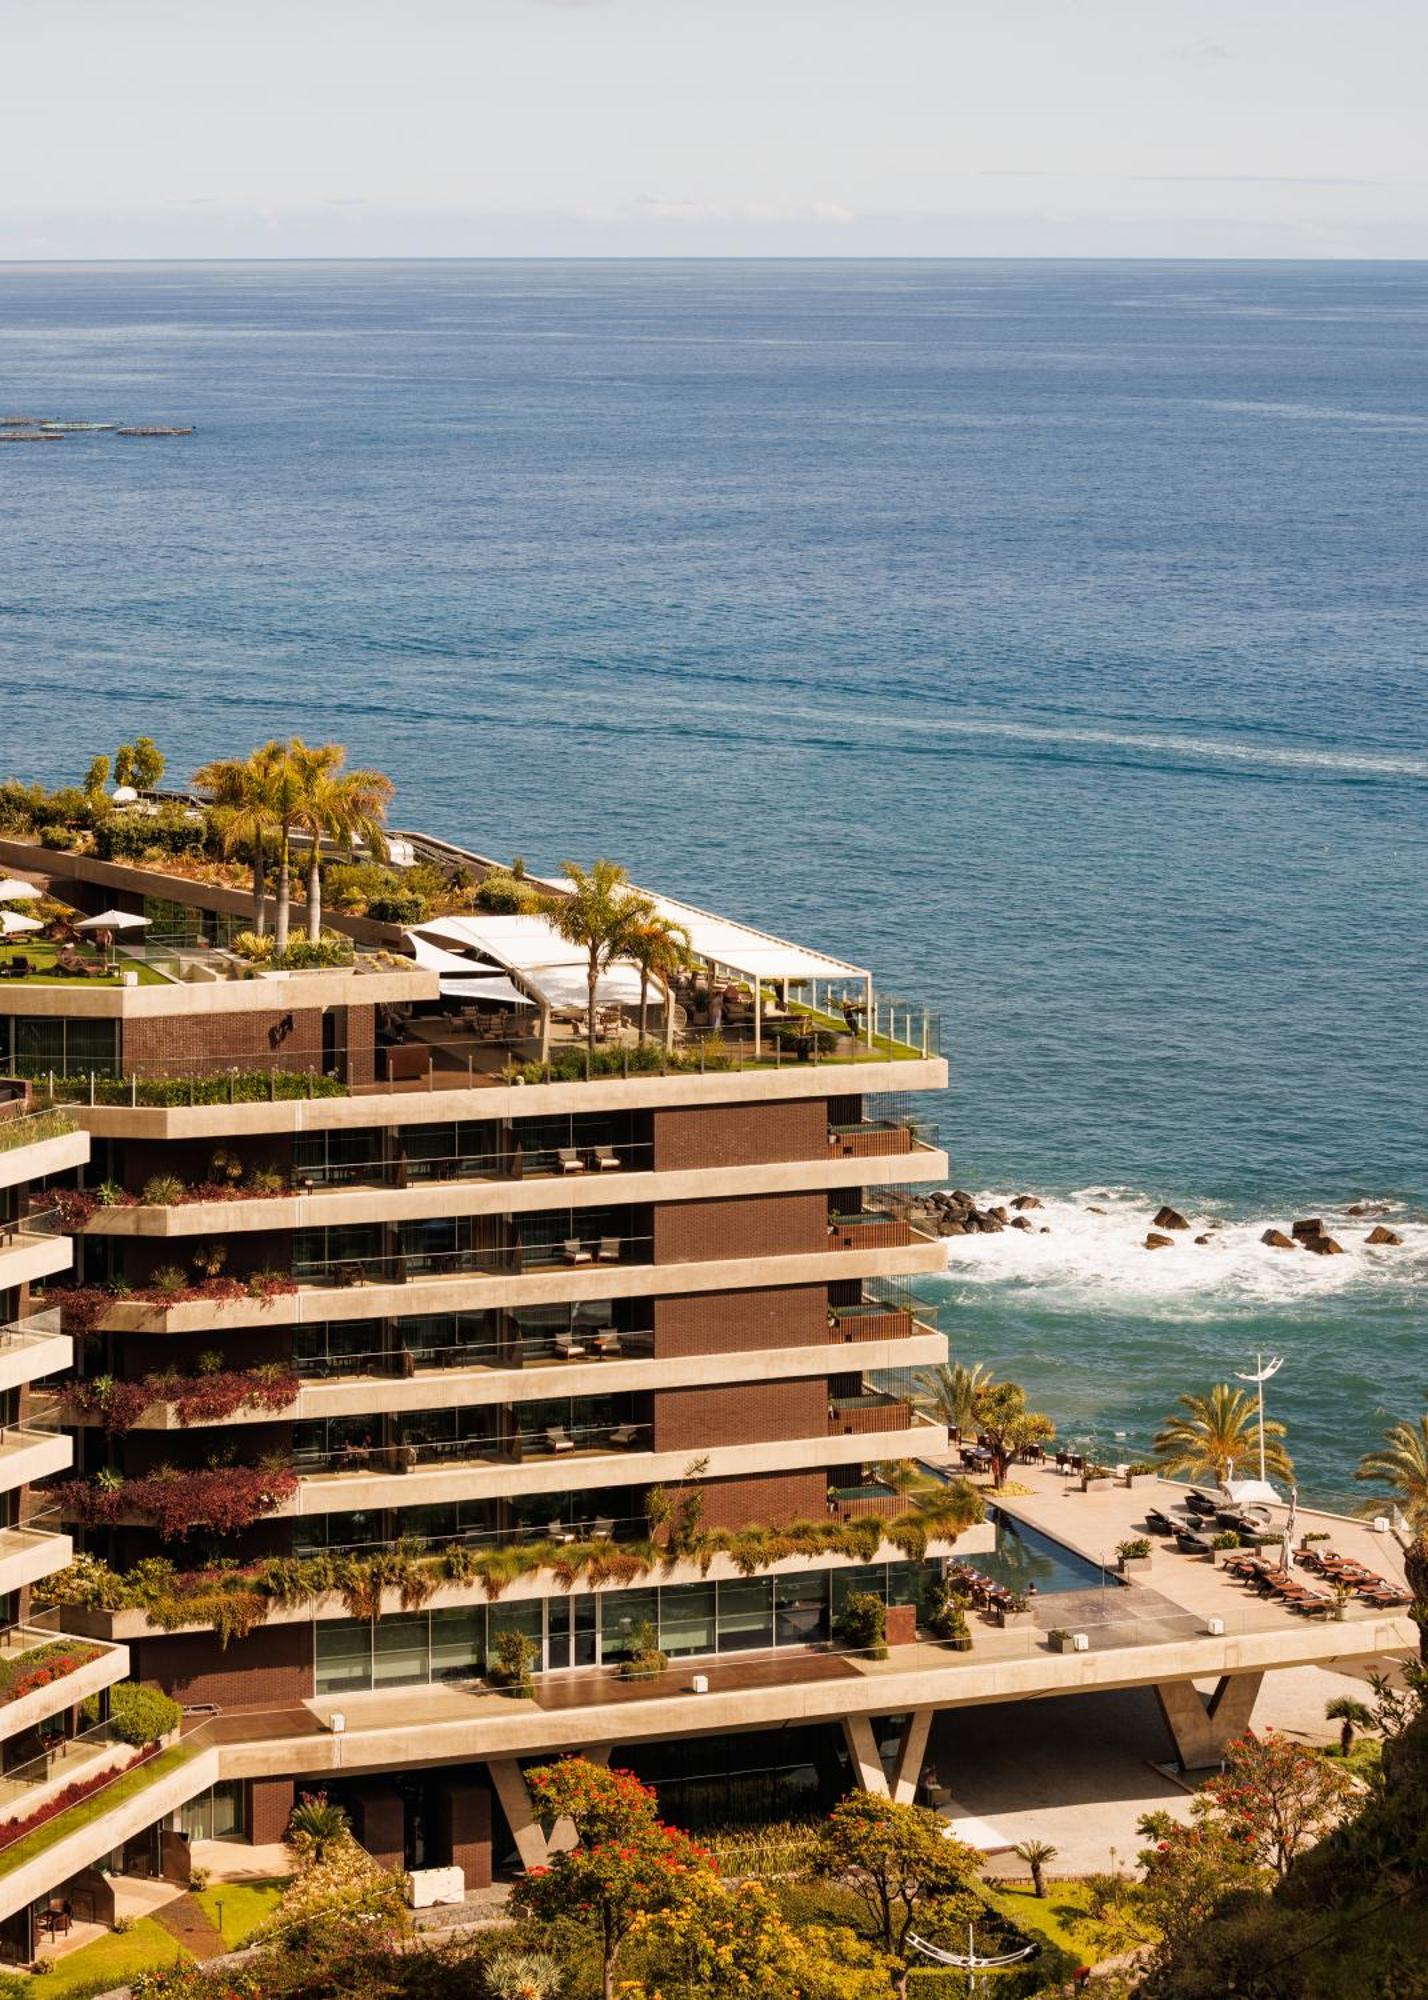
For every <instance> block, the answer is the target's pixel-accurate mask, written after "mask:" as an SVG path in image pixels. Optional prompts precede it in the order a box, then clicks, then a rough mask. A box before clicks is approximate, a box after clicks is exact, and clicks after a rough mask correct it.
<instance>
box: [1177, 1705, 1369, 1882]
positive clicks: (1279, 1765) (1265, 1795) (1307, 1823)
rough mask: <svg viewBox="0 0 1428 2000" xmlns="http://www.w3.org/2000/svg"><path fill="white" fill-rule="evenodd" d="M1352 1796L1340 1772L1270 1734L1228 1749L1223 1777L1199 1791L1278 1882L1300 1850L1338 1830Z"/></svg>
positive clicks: (1249, 1738) (1244, 1739)
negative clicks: (1338, 1824) (1330, 1830)
mask: <svg viewBox="0 0 1428 2000" xmlns="http://www.w3.org/2000/svg"><path fill="white" fill-rule="evenodd" d="M1352 1790H1353V1781H1352V1779H1351V1778H1350V1777H1349V1775H1348V1773H1347V1772H1346V1771H1345V1770H1344V1769H1343V1768H1342V1766H1340V1765H1338V1764H1331V1763H1330V1762H1329V1761H1328V1759H1327V1758H1324V1757H1321V1756H1319V1755H1318V1754H1317V1753H1316V1752H1315V1751H1312V1750H1306V1749H1305V1748H1304V1747H1303V1746H1302V1744H1298V1743H1292V1742H1291V1741H1290V1740H1289V1738H1288V1737H1287V1736H1277V1735H1276V1734H1275V1733H1274V1731H1273V1730H1272V1729H1267V1730H1266V1731H1265V1732H1264V1734H1263V1736H1256V1735H1255V1734H1254V1733H1253V1731H1250V1732H1249V1733H1247V1734H1246V1735H1244V1736H1242V1737H1240V1739H1239V1741H1238V1742H1236V1743H1232V1744H1231V1745H1230V1747H1229V1749H1228V1750H1227V1751H1226V1753H1225V1767H1224V1769H1223V1771H1221V1772H1220V1774H1219V1775H1218V1777H1214V1778H1211V1780H1210V1782H1209V1783H1208V1784H1207V1785H1206V1786H1205V1787H1204V1788H1203V1791H1204V1796H1205V1797H1206V1798H1207V1799H1209V1800H1210V1801H1211V1802H1212V1803H1213V1804H1214V1805H1215V1806H1217V1807H1218V1808H1219V1810H1220V1812H1221V1813H1223V1815H1224V1817H1225V1821H1226V1824H1227V1826H1228V1829H1229V1831H1230V1833H1231V1834H1232V1835H1235V1836H1238V1838H1240V1839H1241V1840H1243V1841H1244V1842H1245V1844H1246V1846H1247V1847H1248V1848H1249V1850H1250V1851H1251V1852H1252V1853H1253V1855H1254V1857H1255V1859H1256V1860H1257V1861H1259V1862H1261V1863H1262V1864H1263V1865H1265V1866H1266V1867H1270V1868H1273V1869H1274V1871H1275V1873H1276V1874H1278V1875H1279V1876H1281V1877H1283V1876H1285V1875H1287V1874H1288V1873H1289V1864H1290V1862H1291V1861H1293V1859H1294V1857H1295V1855H1296V1854H1298V1853H1299V1852H1300V1850H1301V1849H1302V1848H1305V1847H1308V1846H1309V1845H1311V1844H1312V1843H1313V1842H1314V1841H1316V1840H1318V1839H1319V1838H1321V1836H1322V1835H1324V1834H1326V1833H1327V1832H1328V1831H1329V1829H1330V1828H1331V1827H1333V1826H1335V1825H1337V1823H1338V1821H1339V1820H1340V1818H1341V1817H1342V1816H1343V1812H1344V1807H1345V1805H1346V1803H1347V1801H1348V1799H1349V1796H1350V1794H1351V1792H1352Z"/></svg>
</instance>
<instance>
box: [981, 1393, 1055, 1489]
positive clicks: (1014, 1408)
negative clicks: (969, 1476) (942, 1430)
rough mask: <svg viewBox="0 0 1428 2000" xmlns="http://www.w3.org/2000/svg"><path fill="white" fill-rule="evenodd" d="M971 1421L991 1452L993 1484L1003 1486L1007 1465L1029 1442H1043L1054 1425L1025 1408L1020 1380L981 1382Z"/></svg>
mask: <svg viewBox="0 0 1428 2000" xmlns="http://www.w3.org/2000/svg"><path fill="white" fill-rule="evenodd" d="M973 1421H974V1423H975V1426H976V1428H977V1430H978V1432H979V1433H980V1434H981V1435H982V1436H983V1437H984V1438H985V1439H986V1441H987V1449H988V1451H990V1453H991V1455H992V1484H993V1486H997V1487H1000V1486H1005V1484H1006V1478H1007V1467H1008V1466H1009V1465H1010V1464H1011V1462H1012V1460H1013V1459H1014V1458H1015V1457H1016V1456H1017V1454H1018V1453H1019V1452H1023V1451H1025V1450H1026V1448H1027V1446H1028V1445H1033V1444H1045V1443H1046V1442H1047V1440H1048V1439H1050V1438H1053V1437H1055V1435H1056V1426H1055V1424H1054V1423H1052V1421H1051V1419H1050V1417H1047V1416H1043V1415H1042V1414H1041V1412H1040V1411H1039V1410H1029V1409H1028V1408H1027V1407H1026V1391H1025V1389H1023V1388H1022V1386H1021V1384H1020V1382H984V1383H983V1384H982V1386H981V1388H980V1389H979V1390H978V1391H977V1399H976V1407H975V1412H974V1417H973Z"/></svg>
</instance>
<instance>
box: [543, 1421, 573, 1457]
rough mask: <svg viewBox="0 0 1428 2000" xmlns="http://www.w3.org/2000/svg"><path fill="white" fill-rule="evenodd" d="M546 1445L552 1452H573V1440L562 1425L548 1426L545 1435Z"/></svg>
mask: <svg viewBox="0 0 1428 2000" xmlns="http://www.w3.org/2000/svg"><path fill="white" fill-rule="evenodd" d="M545 1439H546V1443H547V1444H548V1445H549V1446H550V1448H551V1450H552V1451H555V1452H561V1451H574V1449H575V1440H574V1438H573V1437H572V1436H571V1435H570V1433H569V1431H568V1430H567V1429H566V1428H565V1425H564V1424H549V1425H547V1427H546V1433H545Z"/></svg>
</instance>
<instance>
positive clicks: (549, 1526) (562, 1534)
mask: <svg viewBox="0 0 1428 2000" xmlns="http://www.w3.org/2000/svg"><path fill="white" fill-rule="evenodd" d="M545 1532H546V1536H547V1538H548V1539H549V1540H550V1541H552V1542H573V1541H574V1540H575V1530H574V1528H571V1527H568V1526H567V1525H566V1523H565V1522H564V1521H547V1522H546V1524H545Z"/></svg>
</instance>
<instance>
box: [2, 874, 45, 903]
mask: <svg viewBox="0 0 1428 2000" xmlns="http://www.w3.org/2000/svg"><path fill="white" fill-rule="evenodd" d="M43 893H44V892H43V891H42V890H40V889H37V888H36V887H35V885H34V883H33V882H22V881H21V880H20V879H19V877H18V876H17V875H7V876H6V877H5V880H4V881H3V882H0V903H37V902H38V901H39V900H40V897H41V895H42V894H43Z"/></svg>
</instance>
